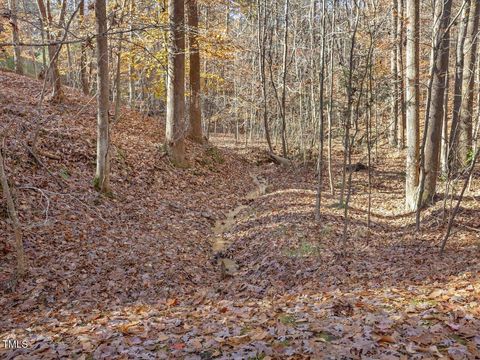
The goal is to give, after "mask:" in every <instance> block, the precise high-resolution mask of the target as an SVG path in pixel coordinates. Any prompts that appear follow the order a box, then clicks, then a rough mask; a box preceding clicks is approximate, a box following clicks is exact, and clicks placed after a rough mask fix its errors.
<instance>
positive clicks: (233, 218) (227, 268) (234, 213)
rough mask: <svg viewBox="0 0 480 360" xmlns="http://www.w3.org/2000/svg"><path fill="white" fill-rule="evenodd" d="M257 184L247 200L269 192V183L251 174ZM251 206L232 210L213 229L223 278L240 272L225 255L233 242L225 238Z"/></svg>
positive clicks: (215, 250) (246, 197)
mask: <svg viewBox="0 0 480 360" xmlns="http://www.w3.org/2000/svg"><path fill="white" fill-rule="evenodd" d="M250 176H251V177H252V179H253V182H254V184H255V189H254V190H252V191H250V192H249V193H248V194H247V195H246V196H245V198H244V199H245V200H247V201H253V200H255V199H257V198H258V197H260V196H262V195H264V194H265V193H266V190H267V181H266V180H265V179H264V178H261V177H259V176H258V175H253V174H250ZM249 207H250V206H249V205H239V206H237V207H236V208H234V209H232V210H230V211H229V212H228V214H227V216H226V218H225V219H220V220H217V221H216V222H215V224H214V226H213V227H212V232H213V236H212V238H211V242H212V248H213V252H214V254H215V258H216V261H217V265H218V266H219V267H220V271H221V273H222V277H224V276H225V275H229V276H232V275H234V274H235V273H236V272H237V270H238V264H237V263H236V262H235V261H234V260H232V259H229V258H227V257H225V255H224V253H225V251H226V250H227V249H228V247H229V246H230V245H231V241H230V240H228V239H227V238H226V236H225V234H226V233H228V232H229V231H230V230H231V229H232V228H233V226H234V225H235V224H236V222H237V221H238V216H239V215H240V213H241V212H242V211H244V210H247V209H248V208H249Z"/></svg>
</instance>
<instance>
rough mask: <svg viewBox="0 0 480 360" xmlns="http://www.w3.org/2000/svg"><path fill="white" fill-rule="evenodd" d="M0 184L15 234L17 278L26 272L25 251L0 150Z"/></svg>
mask: <svg viewBox="0 0 480 360" xmlns="http://www.w3.org/2000/svg"><path fill="white" fill-rule="evenodd" d="M0 184H1V185H2V186H1V189H0V190H2V192H3V197H4V198H5V200H6V202H7V208H8V214H9V215H10V220H11V221H12V227H13V231H14V233H15V251H16V253H17V274H18V276H19V277H22V276H24V275H25V273H26V271H27V262H26V260H25V250H24V248H23V238H22V230H21V228H20V221H19V220H18V216H17V210H16V209H15V203H14V202H13V197H12V194H11V192H10V186H9V184H8V178H7V174H6V172H5V165H4V160H3V155H2V151H1V150H0Z"/></svg>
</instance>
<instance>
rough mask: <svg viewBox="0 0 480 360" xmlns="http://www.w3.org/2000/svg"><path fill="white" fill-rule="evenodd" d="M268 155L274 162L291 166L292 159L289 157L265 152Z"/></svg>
mask: <svg viewBox="0 0 480 360" xmlns="http://www.w3.org/2000/svg"><path fill="white" fill-rule="evenodd" d="M267 155H268V157H269V158H270V159H271V160H272V161H273V162H274V163H276V164H278V165H282V166H291V165H292V161H291V160H290V159H287V158H284V157H281V156H278V155H275V154H274V153H272V152H268V153H267Z"/></svg>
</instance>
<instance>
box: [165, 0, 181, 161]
mask: <svg viewBox="0 0 480 360" xmlns="http://www.w3.org/2000/svg"><path fill="white" fill-rule="evenodd" d="M168 16H169V33H168V76H167V121H166V145H167V152H168V154H169V156H170V159H171V160H172V162H173V163H174V164H176V165H178V166H183V165H184V164H185V142H184V137H185V134H184V133H185V32H184V17H185V4H184V2H183V0H169V1H168Z"/></svg>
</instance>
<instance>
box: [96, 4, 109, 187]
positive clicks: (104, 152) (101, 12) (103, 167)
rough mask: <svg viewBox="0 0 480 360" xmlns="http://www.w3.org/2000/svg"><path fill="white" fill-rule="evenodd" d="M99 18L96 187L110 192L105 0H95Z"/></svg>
mask: <svg viewBox="0 0 480 360" xmlns="http://www.w3.org/2000/svg"><path fill="white" fill-rule="evenodd" d="M95 17H96V20H97V34H98V35H97V68H98V73H97V106H98V109H97V172H96V175H95V187H96V188H97V190H99V191H100V192H102V193H105V194H108V193H110V191H111V190H110V125H109V118H108V110H109V75H108V39H107V11H106V5H105V0H96V1H95Z"/></svg>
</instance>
